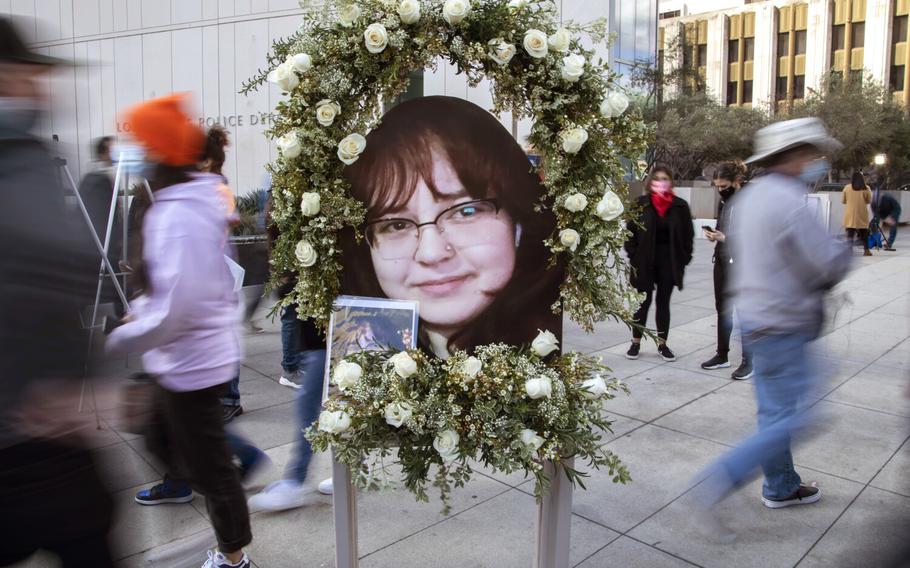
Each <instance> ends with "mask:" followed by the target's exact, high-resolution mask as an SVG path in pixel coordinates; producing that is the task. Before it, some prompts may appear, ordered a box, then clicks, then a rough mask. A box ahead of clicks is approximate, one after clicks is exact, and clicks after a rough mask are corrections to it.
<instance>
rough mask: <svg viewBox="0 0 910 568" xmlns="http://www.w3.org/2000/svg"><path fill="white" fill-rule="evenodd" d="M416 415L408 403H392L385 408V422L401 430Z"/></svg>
mask: <svg viewBox="0 0 910 568" xmlns="http://www.w3.org/2000/svg"><path fill="white" fill-rule="evenodd" d="M413 414H414V408H413V407H412V406H411V405H410V404H408V403H407V402H390V403H389V404H387V405H386V406H385V421H386V424H388V425H389V426H394V427H395V428H400V427H401V425H402V424H404V423H405V422H407V421H408V419H409V418H410V417H411V415H413Z"/></svg>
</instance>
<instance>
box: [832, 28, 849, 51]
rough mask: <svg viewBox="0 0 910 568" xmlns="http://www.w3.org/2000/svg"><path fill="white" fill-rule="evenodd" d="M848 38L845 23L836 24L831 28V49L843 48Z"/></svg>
mask: <svg viewBox="0 0 910 568" xmlns="http://www.w3.org/2000/svg"><path fill="white" fill-rule="evenodd" d="M846 39H847V30H846V27H845V25H844V24H841V25H839V26H834V27H833V28H832V30H831V49H833V50H834V49H843V48H844V45H845V44H846Z"/></svg>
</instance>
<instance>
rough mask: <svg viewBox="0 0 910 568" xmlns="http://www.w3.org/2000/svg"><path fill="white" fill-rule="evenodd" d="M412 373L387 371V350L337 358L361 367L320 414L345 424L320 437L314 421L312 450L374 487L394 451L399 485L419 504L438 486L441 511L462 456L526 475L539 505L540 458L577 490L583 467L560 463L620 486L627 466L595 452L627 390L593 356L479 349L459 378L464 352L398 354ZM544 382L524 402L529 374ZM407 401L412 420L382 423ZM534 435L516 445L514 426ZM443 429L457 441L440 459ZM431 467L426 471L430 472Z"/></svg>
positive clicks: (601, 449) (463, 476)
mask: <svg viewBox="0 0 910 568" xmlns="http://www.w3.org/2000/svg"><path fill="white" fill-rule="evenodd" d="M408 353H409V355H410V357H411V358H412V359H413V360H414V361H416V362H417V371H416V373H414V374H413V375H411V376H408V377H404V378H403V377H402V376H401V375H400V374H398V373H396V372H395V368H394V365H393V362H392V361H390V358H391V356H392V355H393V354H392V353H390V352H361V353H357V354H354V355H351V356H349V357H348V358H347V361H349V362H354V363H357V364H358V365H360V366H361V368H362V371H363V373H362V376H361V378H360V380H359V381H358V382H357V383H356V385H354V386H353V387H349V388H346V389H345V390H344V391H340V392H337V393H335V394H334V395H333V396H332V397H331V398H330V400H329V401H328V403H327V404H326V411H327V412H331V411H343V412H345V413H347V414H348V416H349V417H350V428H349V429H347V430H345V431H343V432H336V433H330V432H327V431H324V430H323V429H320V423H321V422H322V420H321V419H320V423H317V424H315V425H313V426H312V427H311V428H310V429H308V430H307V431H306V436H307V438H308V439H309V440H310V442H311V443H312V444H313V449H314V450H316V451H324V450H326V449H328V448H329V447H333V448H334V450H335V455H336V457H337V458H338V460H339V461H341V462H342V463H345V464H347V465H348V466H349V467H350V468H351V470H352V471H354V472H357V475H355V481H356V483H357V485H358V486H359V487H364V488H369V487H371V486H377V487H381V486H384V485H387V482H385V481H379V482H377V477H379V478H385V477H388V476H389V475H390V472H388V467H387V464H386V459H385V458H387V457H388V456H390V455H391V454H392V452H393V451H395V452H397V460H396V461H397V462H399V463H400V466H401V470H402V474H401V475H402V479H403V483H404V485H405V487H407V488H408V489H409V490H410V491H411V492H412V493H413V494H414V495H415V496H417V499H418V500H421V501H427V500H428V495H427V490H426V489H427V485H428V484H429V483H430V482H431V480H432V484H433V486H434V487H436V488H437V489H438V490H439V495H440V498H441V499H442V502H443V506H444V511H443V512H445V511H447V509H448V506H449V497H450V494H451V491H452V488H453V487H460V486H462V485H464V483H465V482H467V480H468V479H469V477H470V475H471V473H472V472H471V468H470V466H469V465H468V461H469V460H476V461H477V462H479V463H481V464H482V465H483V466H484V467H489V468H492V469H494V470H496V471H501V472H503V473H506V474H509V473H513V472H522V471H524V472H528V473H531V474H533V475H534V477H535V479H536V484H535V489H534V494H535V496H536V497H537V499H538V500H539V499H541V498H542V496H543V495H544V493H545V492H546V490H547V488H548V487H549V484H550V479H549V478H548V477H547V475H546V473H545V472H544V468H543V464H542V460H550V461H553V462H556V463H561V464H563V468H562V469H563V471H564V472H565V474H566V475H567V476H568V478H569V479H570V480H571V482H572V483H573V484H578V485H579V486H580V487H582V488H583V487H584V478H585V477H586V476H587V475H588V474H587V473H585V472H584V471H581V470H579V469H574V468H570V467H567V466H566V465H565V463H564V462H563V459H564V458H566V457H570V456H574V457H575V460H576V463H577V464H578V463H582V464H585V465H586V466H587V467H588V468H591V469H601V468H604V469H606V470H607V471H608V472H609V474H610V476H611V477H612V479H613V481H614V482H616V483H627V482H628V481H630V475H629V472H628V470H627V469H626V468H625V466H624V465H622V463H621V462H620V460H619V458H618V457H617V456H616V455H615V454H613V453H612V452H611V451H610V450H608V449H607V448H606V447H605V440H604V434H605V433H607V432H612V430H611V429H610V427H611V424H612V422H611V421H609V420H608V419H607V417H606V413H605V411H604V407H603V403H604V401H605V400H609V399H612V398H614V397H615V396H616V393H619V392H626V393H627V392H628V389H627V388H626V386H625V385H624V384H622V382H621V381H619V380H617V379H613V380H607V377H608V376H609V374H610V369H609V368H607V367H606V366H604V365H603V364H601V363H600V362H599V361H598V360H597V359H595V358H593V357H589V356H585V355H580V354H578V353H570V354H566V355H562V356H559V357H553V358H550V359H547V360H543V359H541V358H540V357H539V356H537V355H536V354H534V353H533V352H529V351H517V350H515V349H514V348H513V347H511V346H508V345H499V344H495V345H487V346H484V347H482V348H480V349H479V350H478V352H477V359H478V360H479V361H480V363H481V367H480V371H479V372H478V373H477V374H476V376H471V374H469V373H468V372H466V366H465V362H466V361H467V360H468V356H467V354H466V353H463V352H459V353H455V354H454V355H453V356H452V357H451V358H449V359H448V360H447V361H441V360H439V359H436V358H433V357H428V356H426V355H425V354H424V353H422V352H420V351H410V352H408ZM536 377H548V378H549V379H551V380H552V385H553V386H552V394H551V395H550V396H549V397H543V398H538V399H532V398H530V397H529V396H528V394H527V393H526V391H525V382H526V381H527V380H528V379H529V378H536ZM592 377H603V378H604V384H605V385H606V392H604V393H603V394H602V395H600V396H593V395H591V394H590V393H588V392H587V391H586V390H585V388H583V387H582V383H583V382H584V381H586V380H588V379H590V378H592ZM402 402H404V403H408V404H409V405H410V406H411V408H412V409H413V414H412V415H411V416H410V417H409V418H408V419H407V420H406V421H405V422H404V423H403V424H401V425H400V426H398V427H395V426H393V425H390V424H389V423H388V422H387V420H386V416H385V409H386V405H388V404H391V403H402ZM526 429H529V430H532V431H533V432H534V433H536V434H537V435H539V436H540V437H542V438H543V443H542V445H541V446H540V447H539V448H538V449H536V450H535V449H534V448H533V447H532V446H529V445H527V444H525V443H524V442H523V441H522V439H521V433H522V431H523V430H526ZM446 430H452V431H454V432H456V433H458V435H459V444H458V451H457V457H456V458H455V459H452V460H446V459H444V458H443V456H442V455H440V453H439V452H438V451H437V450H436V449H435V448H434V447H433V441H434V439H435V438H436V436H437V435H438V434H439V433H440V432H443V431H446ZM434 470H435V473H434Z"/></svg>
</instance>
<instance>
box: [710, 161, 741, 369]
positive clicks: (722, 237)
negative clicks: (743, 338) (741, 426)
mask: <svg viewBox="0 0 910 568" xmlns="http://www.w3.org/2000/svg"><path fill="white" fill-rule="evenodd" d="M747 173H748V170H747V168H746V165H745V164H744V163H742V162H741V161H738V160H737V161H732V162H724V163H722V164H721V165H720V167H718V168H717V170H716V171H715V172H714V180H713V182H712V184H713V185H714V187H715V188H716V189H717V191H718V193H720V203H719V204H718V205H717V226H716V227H715V229H714V230H713V231H709V230H708V229H705V228H703V229H702V231H703V232H704V234H705V238H706V239H708V240H709V241H711V242H712V243H716V244H715V245H714V257H713V259H712V260H713V261H714V306H715V307H716V309H717V352H716V353H715V354H714V357H712V358H710V359H708V360H707V361H705V362H704V363H702V364H701V368H702V369H706V370H714V369H724V368H727V367H729V366H730V360H729V353H730V335H731V334H732V333H733V303H732V302H731V301H730V294H729V291H728V290H727V283H728V281H729V279H730V270H731V267H732V266H733V255H732V253H731V251H730V247H729V246H727V236H726V232H727V231H728V229H729V226H730V219H731V218H732V216H733V201H732V200H733V197H734V196H735V195H736V194H737V193H739V190H740V189H741V188H742V186H743V183H744V181H745V179H746V174H747ZM751 376H752V358H751V357H750V356H749V355H748V353H747V352H746V351H745V350H743V359H742V363H740V365H739V367H737V369H736V370H735V371H733V375H732V377H733V378H734V379H736V380H745V379H748V378H749V377H751Z"/></svg>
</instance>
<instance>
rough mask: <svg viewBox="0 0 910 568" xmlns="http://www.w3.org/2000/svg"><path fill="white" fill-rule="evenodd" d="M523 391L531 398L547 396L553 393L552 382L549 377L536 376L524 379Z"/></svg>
mask: <svg viewBox="0 0 910 568" xmlns="http://www.w3.org/2000/svg"><path fill="white" fill-rule="evenodd" d="M525 392H526V393H528V396H529V397H531V398H535V399H536V398H544V397H546V398H549V397H550V395H551V394H553V382H552V381H550V377H538V378H536V379H528V380H527V381H525Z"/></svg>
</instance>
